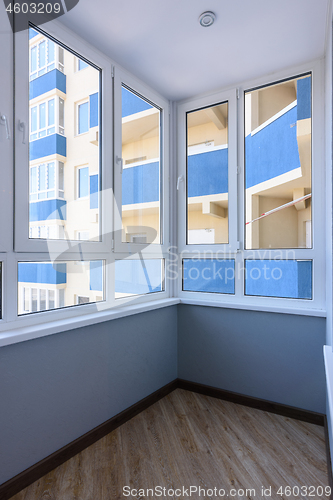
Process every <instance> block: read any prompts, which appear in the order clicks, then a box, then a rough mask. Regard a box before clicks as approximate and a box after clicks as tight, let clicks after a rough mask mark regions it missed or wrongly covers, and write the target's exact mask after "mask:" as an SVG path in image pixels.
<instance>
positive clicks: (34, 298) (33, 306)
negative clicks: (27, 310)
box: [31, 288, 37, 312]
mask: <svg viewBox="0 0 333 500" xmlns="http://www.w3.org/2000/svg"><path fill="white" fill-rule="evenodd" d="M36 311H37V288H32V289H31V312H36Z"/></svg>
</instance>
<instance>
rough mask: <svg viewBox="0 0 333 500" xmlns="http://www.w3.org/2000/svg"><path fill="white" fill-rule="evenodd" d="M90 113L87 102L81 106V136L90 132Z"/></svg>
mask: <svg viewBox="0 0 333 500" xmlns="http://www.w3.org/2000/svg"><path fill="white" fill-rule="evenodd" d="M88 112H89V104H88V103H87V102H84V103H83V104H80V105H79V134H84V133H85V132H88V129H89V126H88Z"/></svg>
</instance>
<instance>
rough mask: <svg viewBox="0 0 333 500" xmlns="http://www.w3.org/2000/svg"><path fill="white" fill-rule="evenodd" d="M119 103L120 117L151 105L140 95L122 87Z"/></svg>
mask: <svg viewBox="0 0 333 500" xmlns="http://www.w3.org/2000/svg"><path fill="white" fill-rule="evenodd" d="M121 105H122V117H123V118H124V117H125V116H130V115H134V114H135V113H139V112H140V111H146V110H147V109H152V108H153V106H151V105H150V104H148V102H146V101H144V100H143V99H141V98H140V97H138V96H137V95H135V94H132V92H130V91H129V90H127V89H125V88H124V87H122V89H121Z"/></svg>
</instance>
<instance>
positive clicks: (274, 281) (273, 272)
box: [245, 260, 312, 299]
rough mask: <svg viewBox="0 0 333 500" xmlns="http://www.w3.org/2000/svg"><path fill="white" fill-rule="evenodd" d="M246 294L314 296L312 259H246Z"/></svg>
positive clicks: (283, 296) (289, 296)
mask: <svg viewBox="0 0 333 500" xmlns="http://www.w3.org/2000/svg"><path fill="white" fill-rule="evenodd" d="M245 267H246V280H245V295H254V296H262V297H281V298H291V299H311V298H312V261H311V260H306V261H296V260H279V261H274V260H273V261H272V260H247V261H245Z"/></svg>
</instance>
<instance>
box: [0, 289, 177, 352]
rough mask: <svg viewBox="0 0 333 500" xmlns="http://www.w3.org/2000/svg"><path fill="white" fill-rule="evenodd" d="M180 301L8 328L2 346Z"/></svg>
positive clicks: (135, 306)
mask: <svg viewBox="0 0 333 500" xmlns="http://www.w3.org/2000/svg"><path fill="white" fill-rule="evenodd" d="M179 302H180V300H179V299H178V298H172V299H163V300H156V301H152V302H146V303H141V304H137V305H132V306H127V307H117V308H113V309H108V310H106V311H99V312H94V313H92V314H86V315H80V316H79V317H77V316H76V317H73V318H68V319H61V320H57V321H50V322H49V323H46V324H45V323H43V324H40V325H31V326H25V327H21V328H15V329H12V330H6V331H3V332H0V347H4V346H7V345H11V344H17V343H19V342H25V341H26V340H33V339H37V338H40V337H46V336H47V335H53V334H54V333H61V332H65V331H67V330H74V329H76V328H82V327H84V326H89V325H96V324H98V323H103V322H104V321H110V320H113V319H119V318H124V317H126V316H132V315H133V314H139V313H142V312H146V311H153V310H154V309H161V308H162V307H168V306H172V305H175V304H179Z"/></svg>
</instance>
